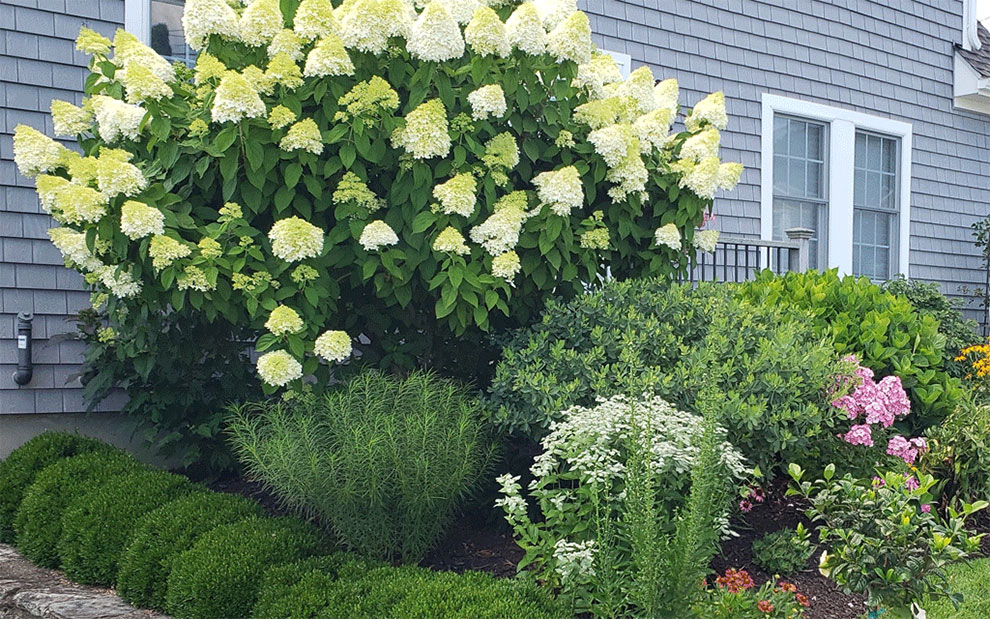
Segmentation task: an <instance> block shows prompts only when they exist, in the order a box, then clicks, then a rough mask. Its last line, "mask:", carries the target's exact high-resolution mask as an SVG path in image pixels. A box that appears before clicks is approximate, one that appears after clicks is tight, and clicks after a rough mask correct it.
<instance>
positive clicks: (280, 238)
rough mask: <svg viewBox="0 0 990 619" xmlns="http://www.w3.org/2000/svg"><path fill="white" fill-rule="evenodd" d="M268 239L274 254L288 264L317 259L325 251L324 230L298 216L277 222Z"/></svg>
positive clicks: (269, 232)
mask: <svg viewBox="0 0 990 619" xmlns="http://www.w3.org/2000/svg"><path fill="white" fill-rule="evenodd" d="M268 238H269V239H270V240H271V242H272V253H273V254H275V256H276V257H278V258H280V259H282V260H285V261H286V262H298V261H300V260H305V259H306V258H315V257H316V256H319V255H320V252H322V251H323V230H320V229H319V228H317V227H316V226H314V225H313V224H311V223H309V222H308V221H306V220H304V219H301V218H299V217H296V216H292V217H287V218H285V219H280V220H278V221H276V222H275V224H274V225H272V229H271V230H269V231H268Z"/></svg>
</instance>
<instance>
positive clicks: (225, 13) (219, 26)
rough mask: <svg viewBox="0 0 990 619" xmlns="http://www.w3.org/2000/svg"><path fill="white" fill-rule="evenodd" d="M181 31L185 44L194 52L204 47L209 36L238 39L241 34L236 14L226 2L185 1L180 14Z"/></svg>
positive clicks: (216, 0) (219, 0)
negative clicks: (183, 34) (184, 37)
mask: <svg viewBox="0 0 990 619" xmlns="http://www.w3.org/2000/svg"><path fill="white" fill-rule="evenodd" d="M182 31H183V32H184V33H185V35H186V43H188V44H189V47H191V48H193V49H194V50H200V49H202V48H203V47H205V46H206V43H207V41H208V40H209V38H210V35H214V34H216V35H219V36H220V37H222V38H224V39H238V38H240V34H241V25H240V21H239V20H238V18H237V12H236V11H234V9H233V8H231V6H230V5H229V4H227V2H226V0H186V6H185V9H184V10H183V12H182Z"/></svg>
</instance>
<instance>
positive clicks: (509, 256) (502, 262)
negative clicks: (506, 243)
mask: <svg viewBox="0 0 990 619" xmlns="http://www.w3.org/2000/svg"><path fill="white" fill-rule="evenodd" d="M521 268H522V265H521V264H520V262H519V254H517V253H516V252H514V251H507V252H505V253H504V254H499V255H498V256H495V257H494V258H492V275H494V276H495V277H501V278H502V279H505V280H509V281H512V279H513V278H514V277H515V276H516V274H517V273H519V270H520V269H521Z"/></svg>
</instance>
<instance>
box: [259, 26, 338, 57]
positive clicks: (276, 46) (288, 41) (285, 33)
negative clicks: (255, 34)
mask: <svg viewBox="0 0 990 619" xmlns="http://www.w3.org/2000/svg"><path fill="white" fill-rule="evenodd" d="M341 45H343V43H341ZM302 47H303V40H302V38H301V37H300V36H299V35H298V34H296V33H295V32H293V31H292V30H289V29H288V28H283V29H282V30H279V32H278V34H276V35H275V36H273V37H272V42H271V43H269V44H268V57H269V58H274V57H275V56H278V55H279V54H285V55H286V56H288V57H289V58H291V59H292V61H293V62H299V61H300V60H302V59H303V51H302Z"/></svg>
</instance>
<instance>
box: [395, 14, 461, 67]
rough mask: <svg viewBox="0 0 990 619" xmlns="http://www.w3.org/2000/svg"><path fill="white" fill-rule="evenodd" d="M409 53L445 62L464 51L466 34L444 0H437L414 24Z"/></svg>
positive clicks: (407, 43)
mask: <svg viewBox="0 0 990 619" xmlns="http://www.w3.org/2000/svg"><path fill="white" fill-rule="evenodd" d="M406 49H407V50H409V53H410V54H412V55H413V56H415V57H416V58H419V59H421V60H429V61H432V62H443V61H445V60H453V59H454V58H460V57H461V56H463V55H464V38H463V37H462V36H461V29H460V27H459V26H458V25H457V21H455V20H454V18H453V17H452V16H451V14H450V11H449V10H447V6H445V3H444V2H440V0H433V1H432V2H430V3H429V4H427V5H426V8H425V9H423V12H422V13H420V14H419V17H418V18H417V19H416V22H415V23H414V24H413V27H412V31H411V32H410V34H409V40H408V41H407V42H406Z"/></svg>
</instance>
